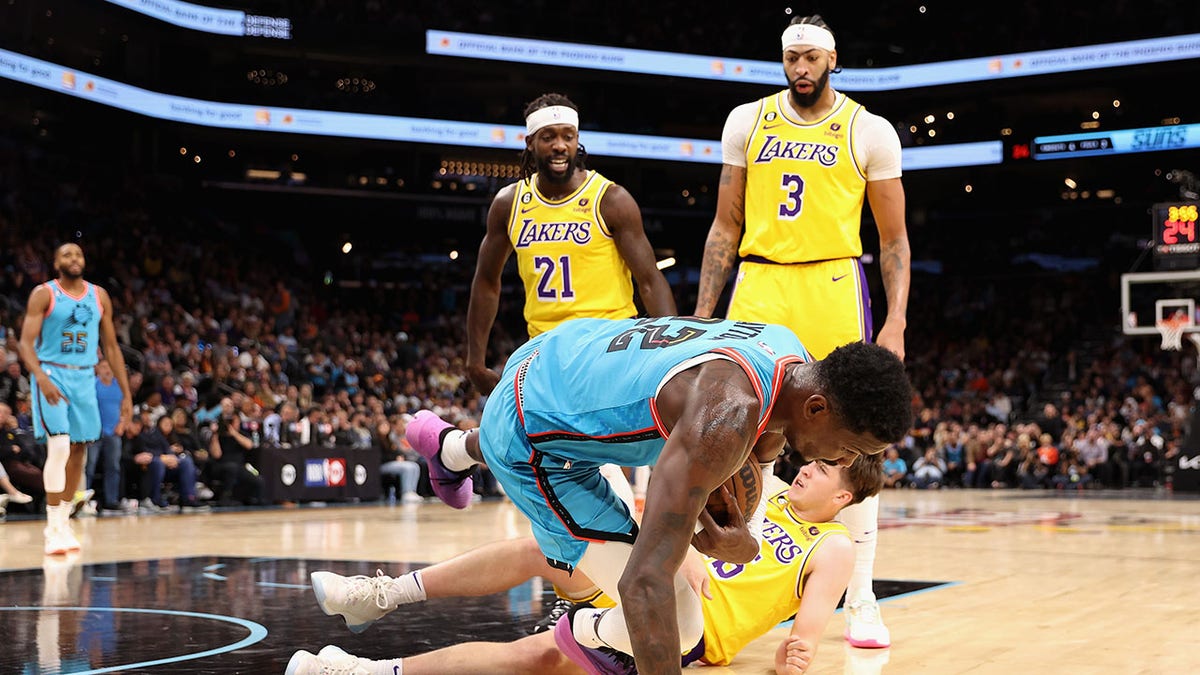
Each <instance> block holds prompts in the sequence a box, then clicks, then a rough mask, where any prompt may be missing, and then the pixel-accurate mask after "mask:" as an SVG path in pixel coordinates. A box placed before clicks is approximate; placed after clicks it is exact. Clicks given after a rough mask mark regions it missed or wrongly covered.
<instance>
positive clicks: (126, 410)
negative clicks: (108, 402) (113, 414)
mask: <svg viewBox="0 0 1200 675" xmlns="http://www.w3.org/2000/svg"><path fill="white" fill-rule="evenodd" d="M117 419H118V421H117V428H118V429H121V430H122V431H124V429H125V427H126V426H128V425H129V423H130V422H131V421H133V399H131V398H122V399H121V414H120V415H119V416H118V418H117Z"/></svg>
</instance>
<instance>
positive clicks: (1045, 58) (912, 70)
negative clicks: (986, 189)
mask: <svg viewBox="0 0 1200 675" xmlns="http://www.w3.org/2000/svg"><path fill="white" fill-rule="evenodd" d="M425 51H426V53H428V54H434V55H437V56H458V57H465V58H475V59H487V60H491V61H505V62H511V63H535V64H540V65H546V66H560V67H568V68H590V69H592V70H609V71H615V72H621V73H641V74H646V75H666V76H670V77H692V78H697V79H702V80H723V81H727V82H748V83H754V84H769V85H777V86H780V87H782V86H783V85H784V77H783V65H782V63H781V62H780V61H752V60H749V59H736V58H730V57H726V56H699V55H693V54H676V53H673V52H656V51H648V50H644V49H622V48H618V47H601V46H596V45H583V44H574V43H569V42H551V41H548V40H528V39H523V38H511V37H499V36H494V35H478V34H474V33H453V32H449V31H441V30H428V31H425ZM1194 58H1200V33H1192V34H1190V35H1176V36H1172V37H1164V38H1150V39H1147V40H1131V41H1129V42H1114V43H1110V44H1103V45H1090V46H1087V47H1070V48H1067V49H1048V50H1045V51H1038V52H1024V53H1021V54H1005V55H1003V56H984V57H979V58H973V59H959V60H955V61H941V62H938V63H923V64H918V65H912V66H896V67H891V68H844V69H843V70H842V72H840V73H834V74H833V75H831V76H830V78H831V81H832V82H833V83H834V86H836V87H837V88H838V89H840V90H842V91H892V90H897V89H910V88H913V87H930V86H937V85H943V84H960V83H964V82H987V81H990V80H997V79H1002V78H1009V77H1026V76H1030V75H1048V74H1050V73H1063V72H1073V71H1076V70H1088V69H1093V68H1117V67H1120V66H1132V65H1137V64H1141V63H1158V62H1162V61H1181V60H1184V59H1194Z"/></svg>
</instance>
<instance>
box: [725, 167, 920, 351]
mask: <svg viewBox="0 0 1200 675" xmlns="http://www.w3.org/2000/svg"><path fill="white" fill-rule="evenodd" d="M867 199H868V200H869V202H870V204H871V213H872V214H874V216H875V223H876V225H877V226H878V227H879V268H880V270H881V272H882V274H883V289H884V292H885V293H886V294H887V318H886V319H885V320H884V322H883V328H881V329H880V330H879V335H878V337H876V339H875V341H876V342H877V343H879V345H880V346H881V347H886V348H887V349H890V350H891V351H892V352H894V353H895V354H896V356H899V357H900V359H901V360H903V359H904V329H905V327H906V326H907V324H908V320H907V319H906V318H905V317H906V315H907V313H908V286H909V281H910V276H911V269H910V258H911V254H910V253H909V249H908V230H907V228H906V226H905V224H904V187H903V186H902V185H901V184H900V179H899V178H889V179H887V180H878V181H870V182H868V183H867ZM705 262H707V258H706V259H705ZM701 279H703V275H702V276H701Z"/></svg>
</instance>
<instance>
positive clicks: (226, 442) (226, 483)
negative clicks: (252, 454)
mask: <svg viewBox="0 0 1200 675" xmlns="http://www.w3.org/2000/svg"><path fill="white" fill-rule="evenodd" d="M212 431H213V435H212V441H211V442H210V443H209V448H208V451H209V457H210V458H211V461H212V462H213V463H214V466H213V471H212V473H213V477H214V478H215V479H216V480H217V482H219V484H220V492H219V493H218V495H219V496H218V500H217V503H218V504H219V505H221V506H230V505H233V504H236V503H237V501H235V496H240V497H241V499H240V501H241V502H242V503H244V504H261V503H262V500H263V481H262V478H260V477H259V475H258V470H257V469H255V468H254V467H252V466H251V465H250V462H249V461H247V452H248V451H249V450H252V449H253V448H254V441H253V440H251V439H250V437H249V436H247V435H245V434H244V433H242V430H241V422H240V420H239V419H238V416H237V413H236V412H235V411H234V407H233V400H232V399H229V398H223V399H221V415H220V417H218V418H217V420H216V421H215V422H212Z"/></svg>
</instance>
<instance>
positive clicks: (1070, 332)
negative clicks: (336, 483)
mask: <svg viewBox="0 0 1200 675" xmlns="http://www.w3.org/2000/svg"><path fill="white" fill-rule="evenodd" d="M72 166H74V169H73V170H72V171H71V172H67V171H62V170H61V168H62V167H59V166H57V165H55V164H53V163H51V162H48V160H47V159H46V158H44V157H37V156H35V155H34V154H32V153H29V152H27V151H25V150H24V149H22V146H20V145H18V144H15V143H6V142H3V139H0V365H2V366H3V370H2V372H0V427H3V431H4V433H5V436H3V437H2V438H0V440H2V441H3V443H4V447H2V448H0V458H2V459H3V466H4V467H5V469H6V470H7V474H8V476H9V477H10V480H11V483H12V485H13V487H14V488H15V489H16V491H18V492H21V493H22V494H24V493H28V494H29V495H33V496H34V497H38V496H39V495H40V493H41V491H42V488H41V478H40V470H39V466H40V462H41V457H42V455H41V450H40V449H39V448H38V446H37V444H36V443H34V442H33V440H32V435H31V432H30V429H31V420H30V402H29V382H28V377H27V375H26V374H25V373H24V371H23V368H22V366H21V364H20V363H19V362H18V360H17V350H16V346H17V340H18V336H19V326H20V320H21V317H22V315H23V307H24V303H25V301H26V299H27V298H28V295H29V293H30V291H31V290H32V289H33V287H34V286H35V285H36V284H38V283H41V282H44V281H46V280H48V279H50V278H52V277H53V273H52V270H51V267H50V261H51V256H52V252H53V250H54V248H55V247H56V246H57V245H58V244H60V243H62V241H64V240H67V239H69V238H74V237H76V236H77V237H78V239H77V240H78V241H79V243H81V245H82V246H83V248H84V251H85V254H86V256H87V265H88V267H87V272H86V274H85V276H86V277H87V278H88V279H89V280H92V281H94V282H96V283H99V284H101V285H103V286H105V287H106V288H107V289H108V290H109V292H110V294H111V296H112V298H113V301H114V306H115V309H116V317H115V322H116V327H117V332H118V339H119V342H120V343H121V344H122V345H123V346H124V347H125V349H126V354H125V357H126V361H127V363H128V364H129V367H130V369H131V386H132V388H133V389H134V391H135V396H134V403H135V412H136V414H135V422H134V424H132V425H131V426H129V427H128V428H125V429H123V430H121V432H120V433H119V434H118V433H117V432H116V430H115V429H112V428H111V425H109V424H108V423H107V422H106V433H107V434H109V435H112V436H119V439H113V440H111V441H108V442H110V443H113V444H115V447H118V448H119V450H118V451H117V459H115V460H113V459H112V458H111V457H109V458H108V459H103V458H98V459H97V460H96V461H95V462H94V463H92V464H91V468H92V478H93V480H92V481H91V482H90V483H91V486H92V488H93V489H95V490H97V492H98V493H99V494H98V495H97V499H99V500H101V501H102V505H103V506H104V507H106V508H109V509H112V510H118V511H119V510H128V508H129V504H130V502H129V501H127V500H136V502H137V503H139V505H140V507H141V508H143V509H146V510H149V511H159V510H162V509H163V508H166V507H167V506H168V505H170V506H173V507H179V508H184V509H187V508H202V507H203V506H204V504H205V503H206V502H215V503H216V504H218V505H223V504H259V503H262V501H263V491H262V481H261V478H260V477H259V476H257V475H256V473H257V472H256V470H255V467H254V462H255V449H256V448H258V447H261V446H263V445H266V444H273V445H279V446H284V447H287V446H294V445H300V444H308V443H315V444H323V445H329V446H347V447H357V448H376V449H378V451H379V453H380V460H381V464H382V465H383V466H384V474H385V480H387V481H389V483H391V482H392V481H394V486H395V487H396V488H397V490H398V493H397V496H398V497H399V498H401V499H403V500H405V501H418V499H419V497H420V495H421V494H422V493H423V494H425V495H428V494H430V493H429V491H428V489H427V486H422V481H423V480H427V479H425V478H424V476H425V475H426V471H425V469H424V467H423V460H421V458H420V457H418V456H417V455H416V454H415V453H413V452H412V450H411V448H409V447H408V446H407V444H406V443H405V441H404V429H405V425H406V422H407V420H408V416H409V415H411V414H412V413H414V412H416V411H417V410H419V409H422V408H430V409H432V410H434V411H436V412H437V413H438V414H439V415H441V416H442V417H443V418H445V419H446V420H448V421H450V422H452V423H454V424H456V425H458V426H459V427H460V428H471V427H473V426H475V425H477V424H478V422H479V417H480V410H481V400H480V397H479V396H478V394H477V392H475V391H474V390H473V389H472V388H471V386H470V384H469V382H468V381H467V379H466V377H465V373H464V367H463V354H464V344H465V335H464V327H465V316H464V315H465V305H466V297H465V294H463V293H453V292H451V293H431V292H428V289H430V288H465V287H466V286H467V285H468V284H469V281H470V274H471V271H472V270H471V266H470V265H459V266H446V267H443V268H436V269H425V270H414V276H419V277H420V281H421V283H419V284H415V285H414V286H413V287H410V288H407V289H400V290H383V289H376V290H370V289H366V288H358V289H354V290H344V289H339V288H337V287H336V286H329V285H326V284H323V283H321V280H320V275H319V272H318V270H316V269H314V268H312V267H311V266H306V265H305V264H304V263H303V262H302V261H303V260H304V255H303V252H302V251H298V250H294V249H289V248H288V247H287V246H286V245H284V244H282V243H281V240H280V239H278V238H275V237H274V236H273V235H272V233H271V232H270V231H269V228H268V230H267V231H265V232H264V231H263V230H258V229H250V228H244V229H243V228H240V227H239V224H238V222H237V221H236V220H233V219H230V220H225V219H223V218H222V217H221V216H219V215H215V214H213V213H212V212H207V211H202V210H201V209H199V208H196V209H189V208H186V207H183V206H181V200H180V199H179V198H177V196H173V195H172V194H170V190H171V188H170V186H169V185H159V184H153V183H152V179H148V178H147V179H142V180H130V179H128V178H122V177H113V176H104V175H100V174H98V173H96V172H93V171H89V170H88V169H86V168H80V167H79V166H75V165H72ZM162 191H166V192H167V193H168V194H166V195H163V194H159V193H160V192H162ZM149 195H155V196H154V197H153V198H152V197H151V196H149ZM982 248H986V245H984V246H983V247H982ZM982 248H981V255H982ZM922 249H923V244H922V242H921V240H920V238H919V236H914V250H915V251H916V255H915V256H914V257H916V258H920V257H921V254H922ZM268 251H269V252H270V253H271V254H270V255H264V253H265V252H268ZM1103 284H1104V280H1103V279H1102V278H1097V277H1096V276H1094V275H1090V273H1088V272H1075V273H1061V274H1054V275H1047V274H1045V273H1044V272H1042V273H1039V274H1031V273H1027V272H1023V271H1022V270H1020V269H1017V268H1009V269H1007V270H1005V271H1004V273H1003V275H1002V276H995V275H993V276H990V277H988V276H978V275H974V276H973V275H971V274H969V273H965V272H964V273H960V274H959V273H956V274H954V275H949V274H939V275H933V274H923V273H917V274H916V275H915V276H914V288H913V292H912V297H913V298H914V302H913V303H912V305H911V308H910V316H909V323H908V333H907V344H908V347H907V348H908V355H907V363H908V365H909V369H910V373H911V374H912V378H913V381H914V385H915V388H916V392H917V395H916V398H915V399H914V402H913V405H914V409H915V411H917V413H918V422H917V424H916V426H915V428H914V430H913V432H912V434H911V435H910V437H909V438H908V439H907V440H906V442H905V443H903V444H900V445H899V446H897V447H896V448H894V451H893V452H890V453H889V455H890V456H889V466H890V467H891V468H892V469H893V470H895V469H896V467H899V474H898V475H897V476H895V477H894V478H890V479H889V481H890V484H892V485H894V486H897V487H898V486H901V485H907V484H912V485H915V486H917V487H925V488H933V487H947V486H963V487H972V488H987V489H991V488H1003V487H1012V488H1017V487H1021V488H1060V487H1061V488H1079V489H1083V488H1087V487H1100V486H1105V487H1129V486H1154V485H1163V484H1165V482H1167V481H1168V480H1169V471H1170V467H1171V460H1172V459H1173V457H1175V456H1176V455H1177V454H1178V452H1179V451H1180V446H1181V442H1182V441H1183V439H1184V437H1185V434H1186V432H1187V426H1188V423H1189V421H1190V415H1191V405H1192V388H1193V387H1194V386H1196V384H1197V383H1198V382H1200V379H1198V378H1200V373H1198V372H1197V369H1196V359H1195V355H1194V352H1188V351H1185V352H1168V353H1162V352H1160V351H1159V350H1157V348H1156V345H1153V344H1151V343H1149V342H1144V341H1143V342H1137V343H1135V342H1130V341H1127V340H1124V339H1121V338H1120V336H1119V335H1117V334H1114V333H1113V331H1112V330H1111V327H1108V328H1109V329H1108V330H1104V329H1102V328H1101V327H1104V326H1107V323H1108V322H1107V319H1108V316H1107V315H1105V314H1103V313H1099V312H1096V311H1094V308H1093V307H1092V306H1091V305H1090V304H1089V303H1088V302H1085V301H1083V298H1084V296H1085V294H1087V293H1088V292H1090V291H1094V289H1095V288H1096V287H1099V286H1103ZM676 293H677V295H678V298H677V300H678V302H679V306H680V307H681V308H686V307H690V306H692V305H693V304H694V300H693V298H692V297H691V296H689V294H688V293H689V291H688V289H682V288H676ZM875 296H876V297H882V294H881V293H879V292H878V291H876V293H875ZM521 301H522V300H521V294H520V292H519V287H518V286H517V285H516V284H513V285H512V288H510V289H508V292H507V293H506V295H505V299H504V301H503V304H502V308H501V316H500V320H499V321H498V323H497V328H496V335H495V337H494V338H493V340H492V341H491V343H492V350H493V353H492V358H491V363H492V364H494V365H497V366H499V365H501V364H502V363H503V359H504V357H505V356H506V355H507V354H508V353H510V352H511V350H512V349H513V348H514V347H515V346H516V345H517V344H519V342H520V341H521V340H522V339H523V336H522V327H523V322H522V319H521V313H520V303H521ZM98 377H99V376H98ZM97 453H99V451H97ZM114 466H119V470H120V477H119V478H118V479H117V480H118V481H119V482H118V483H117V487H115V488H114V487H112V485H113V483H108V484H107V485H106V483H105V479H106V475H108V474H111V473H112V471H114V469H113V468H112V467H114ZM789 468H790V467H789V466H788V465H787V464H786V463H785V464H781V467H780V471H781V472H783V473H786V472H787V471H788V470H789ZM485 478H486V477H485ZM110 480H111V478H110ZM164 485H169V486H170V487H171V489H170V490H167V491H164ZM477 485H478V486H480V487H479V488H478V489H479V490H480V492H482V493H485V494H486V493H491V492H494V490H495V484H494V482H491V481H488V480H486V479H485V480H480V481H477ZM113 492H117V493H118V494H112V493H113ZM123 500H126V501H123ZM14 504H15V502H14ZM36 506H37V503H36V502H35V503H34V504H33V505H32V506H27V507H14V506H10V508H35V507H36Z"/></svg>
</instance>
